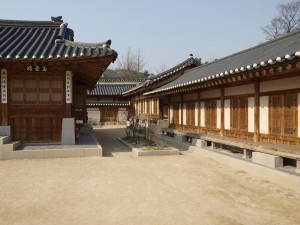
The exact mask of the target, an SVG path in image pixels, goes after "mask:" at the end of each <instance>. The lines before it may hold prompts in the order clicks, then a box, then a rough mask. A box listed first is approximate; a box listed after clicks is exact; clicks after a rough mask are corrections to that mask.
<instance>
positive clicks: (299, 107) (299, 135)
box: [298, 93, 300, 137]
mask: <svg viewBox="0 0 300 225" xmlns="http://www.w3.org/2000/svg"><path fill="white" fill-rule="evenodd" d="M298 137H300V93H299V94H298Z"/></svg>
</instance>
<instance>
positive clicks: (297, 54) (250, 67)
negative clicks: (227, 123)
mask: <svg viewBox="0 0 300 225" xmlns="http://www.w3.org/2000/svg"><path fill="white" fill-rule="evenodd" d="M295 57H300V51H296V52H295V53H293V54H286V55H285V56H281V57H280V56H278V57H276V58H274V59H266V60H264V61H261V62H258V63H254V64H252V65H244V66H242V67H240V68H232V69H230V70H226V71H222V72H220V73H217V74H211V75H207V76H205V77H202V78H200V79H195V80H190V81H187V82H184V83H179V84H176V85H172V86H169V87H166V88H162V89H156V90H153V91H149V92H146V93H144V94H143V95H151V94H158V93H161V92H165V91H170V90H174V89H177V88H182V87H189V86H191V85H194V84H198V83H202V82H206V81H209V80H213V79H217V78H222V77H224V76H229V75H234V74H238V73H242V72H245V71H251V70H254V69H259V68H261V67H265V66H268V65H274V64H277V63H282V62H284V61H286V60H292V59H294V58H295Z"/></svg>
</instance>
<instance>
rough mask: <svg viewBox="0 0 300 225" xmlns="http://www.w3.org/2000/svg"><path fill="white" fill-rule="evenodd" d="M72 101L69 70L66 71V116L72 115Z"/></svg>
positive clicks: (71, 81)
mask: <svg viewBox="0 0 300 225" xmlns="http://www.w3.org/2000/svg"><path fill="white" fill-rule="evenodd" d="M72 103H73V74H72V72H71V71H66V117H67V118H68V117H69V118H70V117H72Z"/></svg>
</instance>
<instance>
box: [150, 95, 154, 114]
mask: <svg viewBox="0 0 300 225" xmlns="http://www.w3.org/2000/svg"><path fill="white" fill-rule="evenodd" d="M150 105H151V106H150V109H151V112H150V113H151V114H153V108H154V107H153V106H154V102H153V99H152V98H151V102H150Z"/></svg>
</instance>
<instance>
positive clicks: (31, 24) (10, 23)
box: [0, 19, 62, 27]
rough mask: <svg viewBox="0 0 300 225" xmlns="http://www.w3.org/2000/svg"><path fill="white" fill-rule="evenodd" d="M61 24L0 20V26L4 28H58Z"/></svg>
mask: <svg viewBox="0 0 300 225" xmlns="http://www.w3.org/2000/svg"><path fill="white" fill-rule="evenodd" d="M60 24H62V23H57V22H53V21H30V20H5V19H0V25H5V26H19V27H20V26H22V27H40V26H43V27H44V26H50V27H59V26H60Z"/></svg>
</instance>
